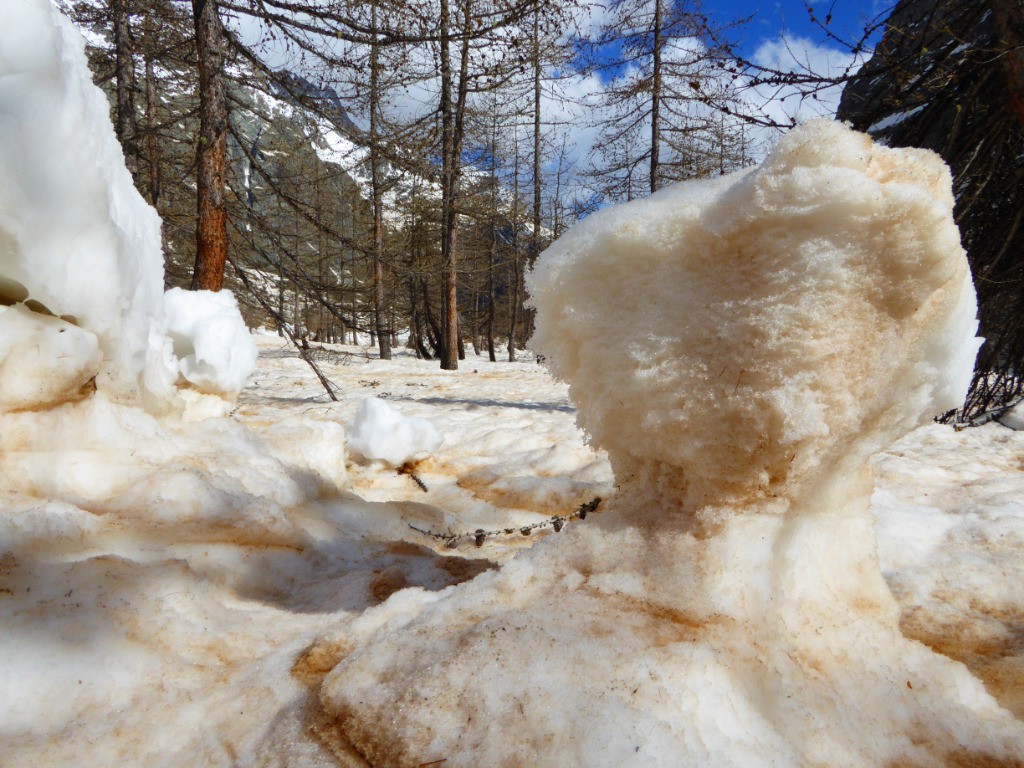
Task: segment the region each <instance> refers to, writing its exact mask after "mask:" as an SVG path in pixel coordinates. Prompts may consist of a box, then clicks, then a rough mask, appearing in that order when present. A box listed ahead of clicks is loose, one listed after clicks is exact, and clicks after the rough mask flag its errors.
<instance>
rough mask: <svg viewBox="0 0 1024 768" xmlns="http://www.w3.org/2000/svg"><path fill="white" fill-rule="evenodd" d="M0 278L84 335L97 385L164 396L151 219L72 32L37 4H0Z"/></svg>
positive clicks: (131, 396) (122, 395)
mask: <svg viewBox="0 0 1024 768" xmlns="http://www.w3.org/2000/svg"><path fill="white" fill-rule="evenodd" d="M2 278H7V279H9V280H14V281H16V282H17V283H20V284H21V285H23V286H25V287H26V288H27V289H28V293H29V295H30V296H31V297H32V298H33V299H35V300H37V301H40V302H42V303H43V304H44V305H45V306H46V307H47V308H49V309H50V310H51V311H52V312H54V313H55V314H58V315H73V316H74V317H76V318H77V320H78V324H79V326H80V327H81V328H82V329H84V330H86V331H88V332H90V333H91V334H93V335H95V337H96V338H97V339H98V340H99V344H100V352H101V354H102V361H101V363H100V366H99V372H98V376H97V377H96V384H97V387H98V388H99V389H100V390H102V391H105V392H107V393H108V394H109V395H111V396H112V397H114V398H116V399H118V400H120V401H124V402H135V401H137V400H139V399H142V400H148V401H149V402H157V401H159V400H161V399H164V398H166V397H168V396H169V394H170V392H171V390H172V386H173V382H174V375H173V372H172V371H171V362H170V347H169V344H166V345H165V344H164V343H163V338H164V337H163V330H162V327H161V323H160V319H161V312H162V296H163V255H162V253H161V248H160V219H159V217H158V216H157V214H156V211H154V210H153V209H152V208H151V207H150V206H149V205H147V204H146V202H145V201H144V200H143V199H142V197H141V196H140V195H139V193H138V192H137V191H136V189H135V186H134V185H133V183H132V178H131V175H130V174H129V173H128V171H127V169H126V168H125V164H124V156H123V154H122V151H121V146H120V144H119V143H118V141H117V139H116V137H115V135H114V130H113V127H112V126H111V123H110V107H109V104H108V103H107V99H106V97H105V96H104V95H103V93H102V92H101V91H100V90H99V89H98V88H97V87H96V86H95V85H93V83H92V79H91V77H90V75H89V69H88V66H87V65H86V60H85V51H84V42H83V40H82V36H81V35H80V34H79V33H78V31H77V30H75V29H74V28H73V27H72V26H71V23H70V22H69V21H68V20H67V19H65V18H64V17H63V16H62V15H61V14H60V12H59V11H58V10H57V8H56V7H55V6H54V5H53V4H52V3H50V2H45V1H41V0H10V1H8V2H4V3H0V279H2Z"/></svg>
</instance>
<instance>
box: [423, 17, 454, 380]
mask: <svg viewBox="0 0 1024 768" xmlns="http://www.w3.org/2000/svg"><path fill="white" fill-rule="evenodd" d="M440 21H441V29H440V32H441V39H440V49H441V271H442V273H443V279H444V316H443V318H442V320H443V322H444V333H443V335H442V337H441V367H442V368H443V369H445V370H456V369H457V368H458V367H459V360H458V357H457V354H456V347H457V346H458V327H457V326H458V291H457V285H456V276H457V272H456V266H455V243H454V242H453V240H454V239H455V227H454V221H455V213H454V207H455V201H454V200H453V199H452V195H453V193H454V191H455V184H456V182H455V163H456V159H455V157H454V144H455V141H454V140H455V136H454V133H455V129H454V125H453V122H454V121H453V115H452V63H451V59H450V50H449V35H450V31H451V14H450V11H449V8H448V0H441V14H440ZM427 306H428V307H429V303H428V305H427Z"/></svg>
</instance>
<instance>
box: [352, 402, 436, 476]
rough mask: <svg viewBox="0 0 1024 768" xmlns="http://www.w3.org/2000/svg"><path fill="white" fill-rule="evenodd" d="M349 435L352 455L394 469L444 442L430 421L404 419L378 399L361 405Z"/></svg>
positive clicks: (422, 456) (411, 418) (412, 418)
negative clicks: (382, 463)
mask: <svg viewBox="0 0 1024 768" xmlns="http://www.w3.org/2000/svg"><path fill="white" fill-rule="evenodd" d="M347 431H348V448H349V450H350V451H352V452H353V453H357V454H359V455H360V456H362V457H363V458H364V459H369V460H370V461H383V462H385V463H386V464H390V465H391V466H392V467H400V466H402V465H403V464H405V463H407V462H409V461H413V460H415V459H422V458H424V457H425V456H427V455H428V454H430V453H433V452H434V451H436V450H437V449H438V448H440V447H441V444H442V443H443V442H444V435H442V434H441V433H440V432H439V431H438V430H437V427H435V426H434V425H433V424H431V423H430V422H429V421H427V420H426V419H420V418H416V417H415V416H403V415H402V414H401V413H400V412H399V411H398V410H397V409H395V408H392V407H391V406H390V405H388V404H387V403H385V402H384V401H383V400H381V399H380V398H377V397H368V398H367V399H366V400H363V402H361V403H360V404H359V407H358V408H357V409H356V413H355V416H353V417H352V421H351V422H349V425H348V430H347Z"/></svg>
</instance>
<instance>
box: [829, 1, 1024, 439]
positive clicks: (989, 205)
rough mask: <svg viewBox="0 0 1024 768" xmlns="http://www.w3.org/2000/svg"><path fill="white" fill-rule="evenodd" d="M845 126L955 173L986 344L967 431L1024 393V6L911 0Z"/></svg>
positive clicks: (853, 92) (850, 97)
mask: <svg viewBox="0 0 1024 768" xmlns="http://www.w3.org/2000/svg"><path fill="white" fill-rule="evenodd" d="M838 117H839V119H841V120H846V121H849V122H850V123H852V124H853V127H854V128H857V129H858V130H862V131H867V132H868V133H870V134H872V135H873V136H874V137H875V138H876V139H877V140H879V141H882V142H883V143H885V144H888V145H890V146H894V147H925V148H928V149H932V150H934V151H936V152H938V153H939V154H940V155H942V157H943V159H945V160H946V162H947V163H948V164H949V166H950V167H951V169H952V171H953V177H954V185H953V186H954V193H955V195H956V200H957V205H956V211H955V215H956V220H957V223H958V224H959V226H960V231H961V236H962V238H963V244H964V247H965V248H966V249H967V252H968V256H969V259H970V263H971V268H972V270H973V273H974V280H975V285H976V287H977V291H978V301H979V305H980V312H979V314H980V319H981V335H983V336H985V337H986V339H987V342H986V343H985V345H984V347H983V348H982V350H981V352H980V354H979V356H978V366H977V373H976V377H975V382H974V386H973V387H972V389H971V393H970V395H969V396H968V399H967V402H966V404H965V407H964V409H963V410H962V411H961V412H960V414H959V415H958V418H959V419H960V420H967V421H970V420H976V419H979V418H984V417H985V415H986V414H991V413H992V412H995V411H998V410H999V409H1001V408H1003V407H1005V405H1007V404H1009V403H1012V402H1013V401H1015V400H1017V399H1019V398H1020V396H1021V394H1022V393H1024V380H1022V378H1021V376H1022V374H1024V311H1022V310H1024V0H900V2H899V3H897V5H896V7H895V9H894V10H893V13H892V15H891V16H890V18H889V20H888V22H887V24H886V30H885V33H884V36H883V38H882V41H881V43H880V44H879V46H878V47H877V49H876V50H875V53H874V56H873V57H872V59H871V60H870V61H869V62H868V63H867V64H866V65H865V67H864V68H863V69H862V70H861V76H860V77H859V78H857V79H856V80H854V81H852V82H851V83H850V84H849V85H848V86H847V87H846V89H845V91H844V92H843V97H842V101H841V102H840V106H839V111H838Z"/></svg>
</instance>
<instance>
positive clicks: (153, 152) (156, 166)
mask: <svg viewBox="0 0 1024 768" xmlns="http://www.w3.org/2000/svg"><path fill="white" fill-rule="evenodd" d="M145 119H146V154H147V155H148V156H149V203H150V205H152V206H153V207H154V208H155V207H156V205H157V202H159V200H160V145H159V143H158V142H157V140H156V73H155V72H154V71H153V58H152V57H151V56H147V57H146V116H145Z"/></svg>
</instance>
